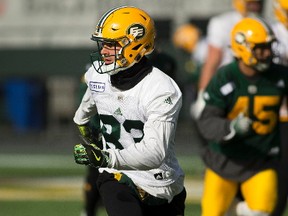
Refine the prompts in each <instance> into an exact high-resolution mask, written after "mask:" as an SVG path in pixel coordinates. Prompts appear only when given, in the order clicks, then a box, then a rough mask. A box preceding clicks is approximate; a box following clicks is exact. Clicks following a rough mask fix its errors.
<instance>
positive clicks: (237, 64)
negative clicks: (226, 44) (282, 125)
mask: <svg viewBox="0 0 288 216" xmlns="http://www.w3.org/2000/svg"><path fill="white" fill-rule="evenodd" d="M274 41H275V36H274V33H273V32H272V30H271V28H270V26H269V25H268V24H267V23H266V22H265V21H264V20H262V19H260V18H256V17H254V18H251V17H247V18H244V19H242V20H241V21H239V22H238V23H237V24H236V25H235V26H234V28H233V29H232V32H231V49H232V51H233V54H234V56H235V58H236V60H235V61H233V62H232V63H230V64H228V65H226V66H223V67H221V68H220V69H219V70H218V71H217V73H216V74H215V75H214V76H213V78H212V79H211V81H210V82H209V84H208V86H207V88H206V89H205V91H204V93H203V98H204V100H205V107H204V110H203V111H202V113H201V115H200V117H199V119H198V121H197V123H198V128H199V131H200V132H201V134H202V135H203V137H205V139H207V141H208V142H209V144H208V146H207V148H206V151H205V153H204V155H203V160H204V162H205V164H206V166H207V169H206V172H205V177H204V192H203V197H202V210H203V212H202V216H222V215H224V214H225V212H226V211H227V209H228V208H229V206H230V204H231V202H232V200H233V198H234V197H235V195H236V193H237V191H238V188H239V187H240V190H241V192H242V195H243V198H244V201H243V202H240V203H239V204H238V205H237V214H238V215H241V216H256V215H257V216H268V215H270V214H271V213H272V211H273V209H274V208H275V205H276V200H277V172H276V167H277V164H278V162H279V159H278V157H279V152H280V149H279V146H280V136H279V133H280V131H279V109H280V106H281V103H282V99H283V96H285V95H287V94H288V73H287V70H288V68H287V67H285V66H283V65H278V64H274V63H273V62H272V58H273V53H272V44H273V43H274ZM215 200H217V201H216V202H215Z"/></svg>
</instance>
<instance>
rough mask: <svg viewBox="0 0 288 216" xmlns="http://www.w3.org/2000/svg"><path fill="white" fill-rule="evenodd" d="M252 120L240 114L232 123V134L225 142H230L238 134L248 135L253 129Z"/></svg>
mask: <svg viewBox="0 0 288 216" xmlns="http://www.w3.org/2000/svg"><path fill="white" fill-rule="evenodd" d="M251 124H252V120H251V119H250V118H248V117H246V116H244V113H242V112H241V113H240V114H239V115H238V116H237V117H236V118H235V119H233V120H232V121H231V123H230V130H231V131H230V133H229V134H228V135H227V136H225V137H224V140H229V139H231V138H233V137H234V136H235V135H236V134H238V135H244V134H246V133H248V131H249V130H250V129H251Z"/></svg>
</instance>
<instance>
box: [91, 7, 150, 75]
mask: <svg viewBox="0 0 288 216" xmlns="http://www.w3.org/2000/svg"><path fill="white" fill-rule="evenodd" d="M91 39H92V40H93V41H96V42H97V44H98V47H99V50H97V51H96V52H94V53H92V54H91V59H92V61H93V63H94V64H93V65H94V67H95V66H96V67H95V69H96V70H97V72H99V73H110V74H116V73H118V72H119V71H121V70H124V69H127V68H129V67H131V66H132V65H134V64H135V63H137V62H139V61H140V60H141V58H142V57H143V56H144V55H148V54H150V53H151V52H153V50H154V41H155V27H154V21H153V20H152V18H151V17H150V16H149V15H148V14H147V13H146V12H145V11H143V10H141V9H139V8H136V7H132V6H121V7H117V8H114V9H112V10H110V11H108V12H106V13H105V14H104V15H103V16H102V17H101V18H100V20H99V22H98V24H97V26H96V30H95V32H94V33H93V34H92V38H91ZM103 43H110V44H115V45H116V44H120V46H121V47H122V48H121V49H120V51H119V53H116V61H115V64H113V65H110V66H107V65H105V64H104V62H103V58H102V57H101V55H100V51H101V48H102V44H103ZM95 56H96V57H97V56H98V58H96V59H97V61H95V59H94V58H93V57H95ZM99 57H100V58H99ZM95 63H96V64H95Z"/></svg>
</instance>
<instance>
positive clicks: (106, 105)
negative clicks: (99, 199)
mask: <svg viewBox="0 0 288 216" xmlns="http://www.w3.org/2000/svg"><path fill="white" fill-rule="evenodd" d="M119 73H121V71H120V72H119ZM85 78H86V82H87V85H88V89H87V91H86V93H85V95H84V97H83V100H82V103H81V105H80V106H79V108H78V110H77V112H76V114H75V117H74V121H75V123H76V124H85V123H87V122H88V121H89V119H90V118H91V116H93V115H94V114H95V113H98V114H99V117H100V120H101V125H102V135H103V142H104V143H103V146H104V150H107V151H108V152H109V153H110V155H111V162H112V168H100V171H103V170H106V171H107V172H110V173H114V172H122V173H124V174H126V175H127V176H128V177H129V178H130V179H132V181H133V182H134V184H135V185H136V186H138V187H140V188H142V189H143V190H145V191H147V192H148V193H150V194H151V195H153V196H156V197H159V198H164V199H168V200H169V201H170V200H171V199H172V198H173V196H174V195H176V194H178V193H180V192H181V191H182V190H183V180H184V174H183V171H182V169H181V168H180V166H179V164H178V161H177V159H176V156H175V152H174V144H175V143H174V139H175V131H176V126H177V119H178V114H179V111H180V108H181V105H182V94H181V91H180V90H179V88H178V86H177V84H176V83H175V82H174V81H173V80H172V79H171V78H170V77H169V76H167V75H166V74H164V73H163V72H162V71H160V70H159V69H157V68H155V67H153V70H152V71H151V72H150V73H149V74H148V75H146V76H145V77H144V78H143V79H142V80H141V81H140V82H139V83H138V84H136V85H135V86H134V87H133V88H131V89H129V90H125V91H121V90H119V89H117V88H115V87H113V86H112V85H111V81H110V76H109V75H108V74H98V73H97V72H96V71H95V70H94V68H93V67H91V68H90V69H89V70H88V71H87V72H86V74H85Z"/></svg>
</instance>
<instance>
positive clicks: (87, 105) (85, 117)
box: [73, 68, 97, 125]
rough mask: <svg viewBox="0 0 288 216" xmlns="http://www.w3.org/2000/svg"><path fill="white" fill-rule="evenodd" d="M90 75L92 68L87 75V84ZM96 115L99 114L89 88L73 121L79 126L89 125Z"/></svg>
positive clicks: (85, 77)
mask: <svg viewBox="0 0 288 216" xmlns="http://www.w3.org/2000/svg"><path fill="white" fill-rule="evenodd" d="M90 75H91V68H90V69H89V70H88V71H87V72H86V73H85V76H84V79H85V82H86V83H87V82H88V80H89V76H90ZM95 114H97V108H96V105H95V102H94V100H93V98H92V95H91V91H90V89H89V87H88V88H87V89H86V92H85V94H84V95H83V98H82V100H81V103H80V105H79V107H78V109H77V110H76V112H75V115H74V118H73V121H74V122H75V123H76V124H78V125H83V124H86V123H88V122H89V121H90V119H91V118H92V117H93V116H94V115H95Z"/></svg>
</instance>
